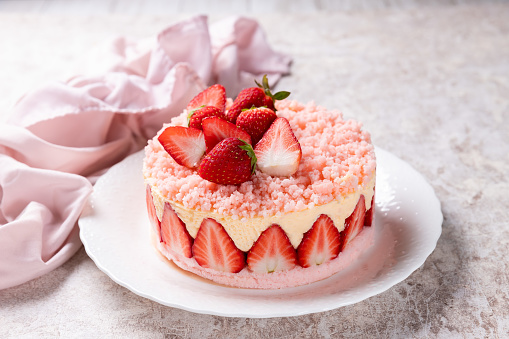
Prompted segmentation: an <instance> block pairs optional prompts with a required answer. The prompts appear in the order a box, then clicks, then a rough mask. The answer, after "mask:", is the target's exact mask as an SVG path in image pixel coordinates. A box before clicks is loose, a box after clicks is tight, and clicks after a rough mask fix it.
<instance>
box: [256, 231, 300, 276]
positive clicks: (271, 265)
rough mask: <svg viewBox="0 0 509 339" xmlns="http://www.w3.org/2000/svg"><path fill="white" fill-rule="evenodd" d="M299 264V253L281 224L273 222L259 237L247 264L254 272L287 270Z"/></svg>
mask: <svg viewBox="0 0 509 339" xmlns="http://www.w3.org/2000/svg"><path fill="white" fill-rule="evenodd" d="M296 264H297V253H296V252H295V249H294V248H293V246H292V244H291V243H290V239H288V236H287V235H286V233H285V231H283V229H282V228H281V227H279V225H276V224H273V225H271V226H270V227H269V228H267V229H266V230H265V231H263V233H262V234H261V235H260V237H258V240H256V242H255V243H254V245H253V247H251V249H250V250H249V253H248V254H247V266H248V267H249V269H250V270H251V271H253V272H257V273H272V272H277V271H287V270H290V269H292V268H293V267H294V266H295V265H296Z"/></svg>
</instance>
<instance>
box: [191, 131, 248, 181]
mask: <svg viewBox="0 0 509 339" xmlns="http://www.w3.org/2000/svg"><path fill="white" fill-rule="evenodd" d="M255 165H256V156H255V155H254V151H253V148H252V147H251V145H249V144H248V143H246V142H245V141H242V140H240V139H238V138H226V139H224V140H223V141H221V142H220V143H218V144H217V145H216V146H215V147H214V148H213V149H212V150H211V151H210V152H209V153H208V154H207V155H206V156H205V157H204V158H203V159H202V161H201V163H200V167H198V174H199V175H200V177H202V178H203V179H206V180H208V181H211V182H214V183H216V184H222V185H237V184H241V183H243V182H245V181H247V180H249V178H251V174H252V173H253V172H254V169H255Z"/></svg>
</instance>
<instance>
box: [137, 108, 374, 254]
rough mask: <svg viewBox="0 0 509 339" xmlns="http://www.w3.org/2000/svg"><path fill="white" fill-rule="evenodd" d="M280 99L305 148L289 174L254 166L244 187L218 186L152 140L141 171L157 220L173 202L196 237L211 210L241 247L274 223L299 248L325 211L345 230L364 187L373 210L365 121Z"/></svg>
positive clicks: (182, 120) (175, 121) (371, 158)
mask: <svg viewBox="0 0 509 339" xmlns="http://www.w3.org/2000/svg"><path fill="white" fill-rule="evenodd" d="M276 106H277V108H278V111H277V114H278V116H284V117H285V118H286V119H288V121H289V122H290V124H291V126H292V128H293V130H294V132H295V135H296V136H297V138H298V140H299V143H300V145H301V147H302V151H303V157H302V160H301V163H300V165H299V169H298V170H297V172H296V173H295V174H294V175H293V176H291V177H289V178H279V177H272V176H268V175H266V174H265V173H263V172H261V171H259V170H256V172H255V175H253V177H252V180H250V181H247V182H245V183H243V184H241V185H240V186H236V185H217V184H214V183H211V182H209V181H206V180H204V179H202V178H201V177H199V176H198V175H197V174H196V173H195V171H193V170H191V169H188V168H186V167H183V166H180V165H179V164H177V163H176V162H175V161H174V160H173V159H172V158H171V157H170V156H169V155H168V153H167V152H166V151H164V149H163V148H162V147H161V145H160V144H159V142H158V141H157V136H156V137H155V138H154V139H153V140H152V141H151V142H149V144H148V145H147V147H146V153H147V156H146V159H145V163H144V176H145V181H146V182H147V183H148V184H149V185H150V186H151V188H152V194H153V197H154V205H155V207H156V211H157V215H158V217H159V219H161V218H162V213H163V208H164V203H165V202H169V203H170V204H171V206H172V207H173V209H174V210H175V212H176V213H177V215H178V216H179V217H180V218H181V219H182V221H183V222H184V223H185V225H186V228H187V231H188V232H189V234H190V235H191V236H192V237H193V238H194V237H196V234H197V232H198V229H199V226H200V224H201V222H202V221H203V220H204V219H206V218H209V217H210V218H213V219H214V220H216V221H218V222H219V223H220V224H221V225H222V226H223V227H224V228H225V230H226V231H227V233H228V234H229V236H230V237H231V238H232V240H233V241H234V242H235V244H236V245H237V247H238V248H239V249H241V250H242V251H248V250H249V249H250V248H251V246H252V245H253V243H254V242H255V241H256V239H257V238H258V236H259V235H260V234H261V233H262V232H263V231H264V230H265V229H266V228H267V227H269V226H270V225H272V224H274V223H275V224H278V225H280V226H281V227H282V228H283V230H284V231H285V232H286V234H287V235H288V237H289V239H290V241H291V243H292V245H293V246H294V247H295V248H297V247H298V245H299V244H300V241H301V240H302V237H303V234H304V233H305V232H307V231H308V230H309V228H311V226H312V224H313V222H314V221H315V220H316V219H317V218H318V216H319V215H320V214H326V215H328V216H329V217H331V219H332V220H333V222H334V225H335V226H336V227H337V228H338V231H340V232H341V231H342V230H343V228H344V222H345V220H346V218H347V217H348V216H349V215H350V214H351V213H352V211H353V210H354V208H355V206H356V204H357V201H358V200H359V197H360V195H361V194H362V195H363V196H364V198H365V205H366V206H365V207H366V210H369V209H370V207H371V200H372V197H373V195H374V194H373V193H374V185H375V167H376V165H375V158H374V149H373V146H372V145H371V143H370V137H369V134H368V133H366V132H364V131H362V130H361V125H360V124H359V123H357V122H355V121H352V120H349V121H344V120H343V119H342V116H341V114H340V113H339V112H337V111H327V110H326V109H324V108H322V107H320V106H316V105H314V104H313V103H309V104H307V105H303V104H300V103H298V102H296V101H289V100H284V101H280V102H277V104H276ZM185 116H186V112H184V113H183V114H182V115H181V116H179V117H177V118H174V119H173V120H172V121H171V125H184V124H185ZM164 128H165V127H163V129H162V130H164Z"/></svg>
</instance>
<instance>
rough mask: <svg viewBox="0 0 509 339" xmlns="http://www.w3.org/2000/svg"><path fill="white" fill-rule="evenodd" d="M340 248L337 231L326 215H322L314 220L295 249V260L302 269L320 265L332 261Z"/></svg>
mask: <svg viewBox="0 0 509 339" xmlns="http://www.w3.org/2000/svg"><path fill="white" fill-rule="evenodd" d="M340 246H341V243H340V239H339V231H338V229H337V228H336V226H334V222H333V221H332V219H331V218H329V217H328V216H327V215H325V214H322V215H320V216H319V217H318V219H316V221H315V223H314V224H313V226H312V227H311V229H310V230H309V231H307V232H306V233H304V238H303V239H302V242H301V243H300V245H299V247H298V248H297V258H298V261H299V264H300V265H301V266H302V267H310V266H314V265H321V264H323V263H325V262H327V261H329V260H332V259H334V258H335V257H337V256H338V254H339V248H340Z"/></svg>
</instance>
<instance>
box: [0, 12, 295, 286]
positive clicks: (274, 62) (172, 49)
mask: <svg viewBox="0 0 509 339" xmlns="http://www.w3.org/2000/svg"><path fill="white" fill-rule="evenodd" d="M113 47H114V51H115V53H116V55H115V58H113V59H114V60H117V61H118V62H116V63H115V64H113V65H111V66H110V67H109V71H107V72H104V73H103V74H101V75H99V76H96V77H86V76H77V77H74V78H73V79H71V80H69V81H68V82H66V83H53V84H49V85H47V86H46V87H44V88H42V89H39V90H37V91H34V92H32V93H29V94H27V95H26V96H25V97H24V98H22V99H21V100H20V102H19V103H18V104H17V105H16V107H15V109H14V112H13V114H12V118H11V120H10V124H9V125H6V124H3V125H0V289H2V288H7V287H11V286H15V285H17V284H21V283H23V282H26V281H28V280H30V279H33V278H35V277H38V276H40V275H42V274H45V273H47V272H49V271H51V270H53V269H54V268H56V267H58V266H59V265H61V264H62V263H64V262H65V261H66V260H67V259H69V258H70V257H71V256H72V255H73V254H74V253H75V252H76V251H77V250H78V249H79V247H80V246H81V242H80V240H79V231H78V226H77V220H78V218H79V215H80V213H81V211H82V209H83V207H84V206H85V204H86V201H87V199H88V196H89V194H90V193H91V191H92V187H93V186H92V184H93V183H94V182H95V180H96V178H97V177H98V176H99V175H101V174H102V173H103V172H104V171H105V170H107V169H108V168H109V167H110V166H112V165H113V164H115V163H117V162H118V161H120V160H122V159H123V158H125V157H126V156H127V155H129V154H131V153H133V152H135V151H137V150H140V149H141V148H142V147H143V146H144V145H145V144H146V141H147V139H149V138H151V137H152V136H153V135H154V134H155V133H156V132H157V130H158V129H159V128H160V127H161V125H162V124H163V123H164V122H168V121H169V120H170V119H171V118H172V117H173V116H175V115H177V114H179V113H180V112H181V111H182V110H183V109H184V108H185V106H186V105H187V103H188V101H189V100H190V99H191V98H192V97H193V96H194V95H196V94H197V93H198V92H199V91H200V90H202V89H203V88H205V87H206V86H207V85H211V84H213V83H221V84H223V85H224V86H225V87H226V89H227V95H228V96H235V95H236V94H237V93H238V91H239V90H240V89H242V88H244V87H248V86H252V85H253V79H254V78H257V79H260V78H261V76H262V75H263V74H268V75H269V78H270V79H271V80H272V81H273V82H276V81H277V80H279V78H280V76H281V75H283V74H286V73H288V72H289V67H290V58H288V57H287V56H284V55H282V54H279V53H276V52H274V51H273V50H272V49H271V48H270V46H269V45H268V44H267V42H266V40H265V36H264V34H263V32H262V30H261V28H260V26H259V25H258V24H257V22H256V21H254V20H251V19H247V18H232V19H227V20H224V21H221V22H218V23H215V24H213V25H211V26H210V27H209V25H208V22H207V18H206V17H204V16H198V17H194V18H191V19H189V20H185V21H182V22H179V23H177V24H175V25H172V26H170V27H169V28H167V29H166V30H164V31H163V32H161V33H160V34H159V35H158V37H157V40H156V42H155V43H154V44H153V46H151V47H150V48H148V49H143V48H142V44H141V42H140V43H130V42H128V41H127V40H126V39H123V38H121V39H118V40H116V41H115V42H114V46H113ZM105 59H107V60H112V58H109V59H108V58H105ZM98 68H99V66H98Z"/></svg>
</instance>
